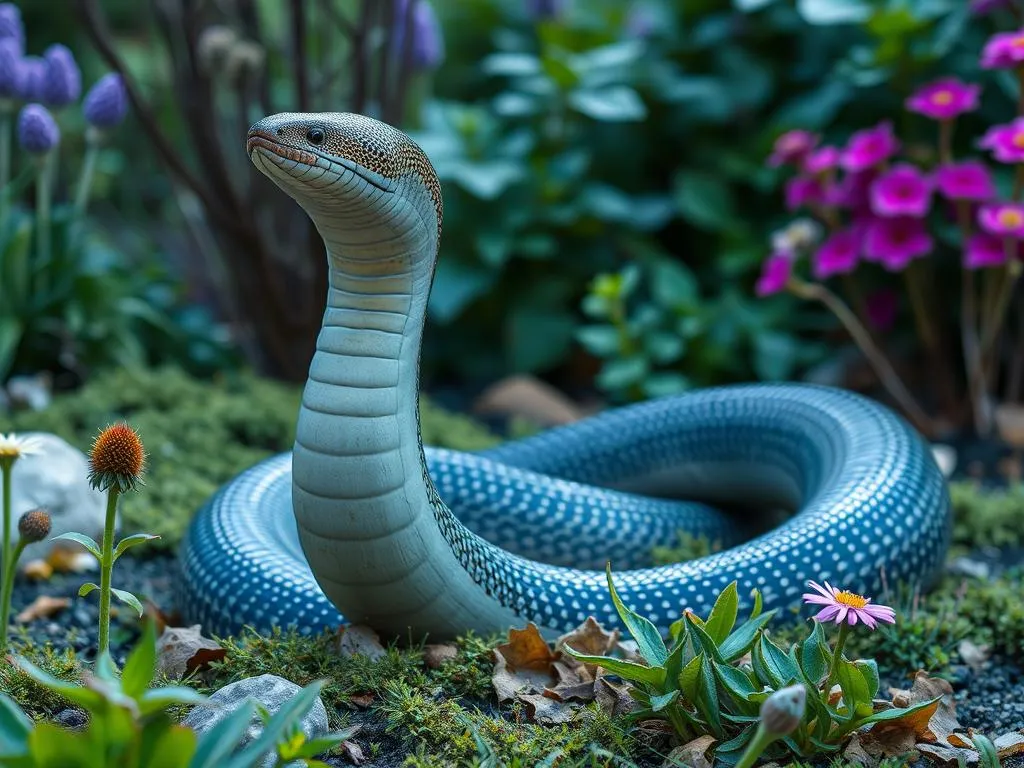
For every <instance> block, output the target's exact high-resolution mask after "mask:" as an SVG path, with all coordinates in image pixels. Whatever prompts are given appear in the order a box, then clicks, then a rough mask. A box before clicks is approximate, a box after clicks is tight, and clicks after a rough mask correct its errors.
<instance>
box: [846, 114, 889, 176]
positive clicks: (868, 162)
mask: <svg viewBox="0 0 1024 768" xmlns="http://www.w3.org/2000/svg"><path fill="white" fill-rule="evenodd" d="M899 148H900V142H899V139H897V138H896V135H895V134H894V133H893V132H892V123H890V122H889V121H888V120H886V121H884V122H881V123H879V124H878V125H876V126H875V127H874V128H866V129H865V130H863V131H857V132H856V133H855V134H853V136H851V137H850V141H849V142H847V144H846V148H845V149H844V150H843V156H842V159H841V161H840V162H841V164H842V166H843V168H845V169H846V170H848V171H865V170H867V169H869V168H874V167H876V166H877V165H879V164H881V163H884V162H885V161H886V160H888V159H889V158H890V157H892V156H893V155H895V154H896V151H897V150H898V149H899Z"/></svg>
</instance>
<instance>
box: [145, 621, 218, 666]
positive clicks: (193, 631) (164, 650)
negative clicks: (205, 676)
mask: <svg viewBox="0 0 1024 768" xmlns="http://www.w3.org/2000/svg"><path fill="white" fill-rule="evenodd" d="M201 630H202V627H201V626H200V625H199V624H194V625H192V626H191V627H167V628H166V629H164V631H163V633H162V634H161V635H160V639H159V640H157V643H156V650H157V661H156V666H157V669H158V670H159V671H160V672H162V673H163V674H165V675H167V676H168V677H170V678H173V679H175V680H180V679H181V678H183V677H185V676H186V675H190V674H192V673H193V672H196V671H197V670H200V669H203V668H204V667H206V666H208V665H209V664H210V662H213V661H221V660H222V659H223V658H224V657H225V656H226V655H227V651H226V650H224V649H223V648H221V647H220V646H219V645H217V643H215V642H214V641H213V640H211V639H210V638H208V637H203V634H202V631H201Z"/></svg>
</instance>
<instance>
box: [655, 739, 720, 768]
mask: <svg viewBox="0 0 1024 768" xmlns="http://www.w3.org/2000/svg"><path fill="white" fill-rule="evenodd" d="M714 744H715V737H714V736H707V735H704V736H698V737H697V738H696V739H694V740H693V741H688V742H686V743H685V744H683V745H682V746H679V747H676V748H675V749H673V750H672V751H671V752H669V753H668V758H667V759H666V760H665V762H663V763H662V764H661V765H662V768H675V766H687V767H688V768H711V761H710V760H708V757H707V753H708V750H709V749H711V747H712V746H714Z"/></svg>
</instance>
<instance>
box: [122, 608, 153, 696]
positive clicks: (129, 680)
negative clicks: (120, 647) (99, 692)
mask: <svg viewBox="0 0 1024 768" xmlns="http://www.w3.org/2000/svg"><path fill="white" fill-rule="evenodd" d="M155 673H156V628H155V627H154V625H153V622H152V621H147V622H146V626H145V629H143V631H142V637H141V638H139V642H138V643H136V645H135V648H134V649H133V650H132V652H131V653H130V654H128V660H127V661H125V664H124V669H123V670H122V671H121V686H122V687H123V688H124V692H125V693H126V694H128V695H129V696H131V697H132V698H133V699H134V698H138V697H140V696H142V694H143V693H144V692H145V691H146V689H148V688H149V684H150V683H151V682H152V681H153V675H154V674H155Z"/></svg>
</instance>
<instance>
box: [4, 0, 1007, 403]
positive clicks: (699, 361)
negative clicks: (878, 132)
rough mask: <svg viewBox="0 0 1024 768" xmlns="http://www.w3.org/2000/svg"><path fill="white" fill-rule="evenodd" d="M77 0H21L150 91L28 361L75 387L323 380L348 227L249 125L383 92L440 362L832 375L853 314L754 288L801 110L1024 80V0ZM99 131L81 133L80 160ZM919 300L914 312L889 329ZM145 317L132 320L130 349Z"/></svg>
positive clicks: (118, 139)
mask: <svg viewBox="0 0 1024 768" xmlns="http://www.w3.org/2000/svg"><path fill="white" fill-rule="evenodd" d="M68 5H69V7H72V6H73V7H74V10H75V12H74V13H54V12H53V9H52V8H51V7H50V4H47V3H32V2H26V3H22V4H21V10H22V14H23V17H24V21H25V26H26V30H27V44H26V48H27V50H28V51H29V52H30V53H31V52H39V51H40V50H42V49H43V48H44V47H46V46H48V45H50V44H52V43H54V42H63V43H65V44H66V45H68V46H69V47H70V48H71V49H72V50H73V52H74V53H75V55H76V57H77V58H78V60H79V63H80V65H81V68H82V71H83V79H84V80H85V81H86V82H87V83H89V82H93V81H94V80H95V79H96V78H98V77H99V76H100V75H102V74H103V73H105V72H108V71H110V70H111V69H112V68H123V70H124V71H125V72H126V73H127V74H128V76H129V81H130V82H129V85H130V87H129V91H130V93H131V96H132V101H133V110H132V114H131V115H130V116H129V119H128V121H127V122H126V123H125V124H124V125H123V126H122V127H121V128H119V129H118V131H117V133H116V135H115V136H114V137H113V139H112V141H111V142H110V144H109V146H108V147H107V148H106V149H105V150H104V152H103V153H102V154H101V156H100V160H99V165H98V170H97V176H96V181H95V190H94V194H93V200H94V203H93V206H92V215H91V220H90V232H89V237H88V243H89V246H88V248H86V249H85V252H84V255H83V257H82V258H81V259H80V260H78V263H77V266H76V269H78V270H79V271H81V272H82V273H83V275H84V278H83V280H82V281H80V284H79V283H76V284H75V285H73V286H71V288H69V289H68V291H67V292H66V293H65V294H63V295H62V296H61V297H60V298H59V301H57V302H56V304H54V302H53V301H52V300H51V301H50V302H49V304H48V305H47V309H46V310H45V312H44V313H43V316H42V317H40V318H37V319H36V320H35V321H33V325H32V327H31V328H30V329H29V330H28V332H26V333H25V334H24V336H23V337H22V341H21V342H20V343H19V344H18V345H17V346H16V348H15V350H14V352H13V353H12V355H11V359H10V364H9V365H8V366H7V369H6V371H5V375H7V376H10V375H14V374H36V373H38V372H39V371H48V372H49V374H50V375H51V376H52V377H53V380H54V382H55V383H56V385H57V387H58V388H68V387H74V386H77V385H78V384H80V383H81V382H82V380H83V379H85V378H87V377H88V376H90V375H92V374H93V373H94V372H99V371H102V370H103V369H104V368H105V367H110V366H111V365H120V364H123V363H125V362H130V361H137V362H143V363H146V364H157V363H160V364H167V363H170V364H174V365H178V366H180V367H183V368H185V369H186V370H188V371H189V372H191V373H194V374H197V375H202V376H207V375H210V374H212V373H214V372H219V371H227V370H232V369H239V368H254V369H255V370H256V371H258V372H259V373H263V374H269V375H271V376H274V377H277V378H280V379H283V380H286V381H297V380H301V379H303V378H304V376H305V370H306V365H307V362H308V358H309V354H310V351H311V348H312V343H313V340H314V338H315V333H316V330H317V328H318V326H319V322H320V314H321V311H322V302H321V296H322V293H323V287H324V283H323V281H324V268H325V264H324V259H323V257H322V246H321V244H320V242H319V240H318V239H317V238H316V236H315V232H314V231H313V230H312V229H311V227H310V226H309V224H308V222H306V220H305V217H304V215H303V214H302V213H301V211H299V210H298V209H297V208H296V207H295V206H294V204H293V203H292V202H291V201H290V200H288V199H286V198H285V197H284V196H283V195H282V194H280V193H279V192H278V191H277V190H276V189H274V188H273V187H272V185H270V184H269V182H267V181H266V180H265V179H263V178H262V177H261V176H260V175H259V174H258V173H256V172H255V171H254V170H253V169H251V168H250V167H249V163H248V160H247V158H246V156H245V153H244V150H243V140H244V130H245V128H246V126H247V125H248V124H249V123H250V122H252V121H254V120H256V119H258V118H259V117H261V116H262V115H263V114H266V113H268V112H271V111H284V110H298V109H303V110H304V109H310V110H352V111H360V112H365V113H367V114H371V115H375V116H379V117H383V118H384V119H387V120H389V121H391V122H394V123H397V124H399V125H401V126H402V127H403V128H405V129H406V130H408V131H409V132H410V133H411V134H412V135H413V136H414V137H415V138H416V139H417V141H419V142H420V143H421V144H422V146H423V147H424V148H425V150H426V151H427V153H428V154H429V156H430V157H431V159H432V160H433V162H434V163H435V165H436V167H437V169H438V172H439V174H440V176H441V178H442V180H443V183H444V198H445V228H444V236H443V239H442V255H441V259H440V264H439V268H438V275H437V279H436V282H435V287H434V293H433V295H432V297H431V303H430V327H429V330H428V335H427V346H426V349H425V352H424V366H425V381H426V382H427V384H428V387H431V386H443V385H445V384H448V383H451V382H457V384H458V386H460V387H465V388H468V389H471V390H472V389H473V388H476V387H479V386H481V385H482V384H484V383H486V382H490V381H494V380H496V379H499V378H501V377H503V376H506V375H508V374H510V373H517V372H530V373H535V374H538V375H541V376H544V377H546V378H547V379H548V380H550V381H552V382H553V383H555V384H557V385H558V386H561V387H562V388H564V389H566V390H568V391H570V392H585V391H589V390H592V389H595V388H596V389H597V390H599V391H600V392H601V393H602V394H603V395H604V396H605V397H606V398H607V399H609V400H612V401H622V400H629V399H638V398H643V397H648V396H654V395H660V394H665V393H670V392H677V391H681V390H684V389H687V388H690V387H696V386H706V385H712V384H719V383H725V382H731V381H741V380H758V379H761V380H777V379H787V378H796V377H801V376H807V375H812V376H817V377H818V378H821V377H822V376H826V374H825V373H823V371H827V370H828V366H829V365H831V364H834V362H835V360H836V359H837V353H836V350H837V343H840V342H841V343H842V345H844V346H845V343H846V342H845V341H842V339H843V337H842V335H841V334H837V332H836V329H835V324H834V321H833V320H831V319H830V318H829V317H828V316H827V315H825V314H823V313H821V312H819V311H818V310H817V309H815V308H813V307H808V306H805V305H803V304H801V303H800V302H799V301H798V300H796V299H793V298H792V297H789V296H777V297H772V298H771V299H767V300H765V299H757V298H756V297H755V296H754V294H753V290H752V287H753V284H754V281H755V280H756V277H757V274H758V271H759V269H760V265H761V262H762V260H763V259H764V257H765V255H766V254H767V252H768V250H769V248H770V244H769V243H770V238H771V234H772V232H773V231H776V230H778V229H780V228H781V227H783V226H784V225H785V224H786V223H787V222H788V221H789V220H790V215H789V214H788V213H787V212H786V210H785V207H784V202H783V197H782V195H781V194H780V185H781V180H782V177H781V175H780V173H779V172H778V171H777V170H776V169H771V168H768V167H766V165H765V162H764V161H765V158H766V156H767V155H768V153H769V151H770V149H771V146H772V143H773V141H774V140H775V138H776V137H777V136H778V135H779V134H780V133H782V132H783V131H784V130H787V129H791V128H806V129H810V130H813V131H819V132H821V133H823V134H824V136H825V138H826V140H832V141H834V142H838V143H841V142H843V141H845V139H846V137H847V136H848V135H849V134H850V133H851V132H852V131H854V130H857V129H859V128H862V127H864V126H866V125H871V124H873V123H874V122H876V121H877V120H880V119H884V118H887V117H894V118H895V119H900V117H899V116H900V115H902V114H905V113H904V112H903V111H902V103H903V99H904V98H905V97H906V95H907V94H909V93H910V92H911V91H912V90H913V89H914V88H915V87H917V86H919V85H920V84H921V83H922V82H925V81H926V80H928V79H930V78H934V77H936V76H939V75H944V74H954V75H957V76H960V77H962V78H964V79H966V80H971V81H977V82H983V83H984V84H985V86H986V90H985V99H984V105H983V109H982V111H981V112H979V113H978V114H977V115H975V116H972V119H975V120H977V121H979V122H978V125H983V124H987V123H991V122H996V121H999V120H1001V119H1006V118H1008V117H1009V114H1010V112H1009V109H1010V108H1008V107H1007V106H1006V105H1007V104H1009V105H1011V108H1012V104H1013V102H1014V101H1015V99H1016V90H1015V88H1016V84H1015V82H1014V81H1013V80H1012V78H1011V80H1010V81H1009V82H1007V81H1006V80H1005V79H1000V78H1001V77H1004V76H1005V73H992V72H982V71H980V70H979V68H978V64H977V57H978V51H979V50H980V48H981V46H982V44H983V42H984V40H985V39H986V37H987V36H988V35H989V34H991V32H992V31H993V30H994V29H995V28H996V27H997V26H998V25H999V24H1000V23H1001V24H1002V27H1003V28H1006V26H1007V20H1006V19H1005V18H1001V17H1000V16H999V14H1000V13H1005V14H1008V13H1009V11H1000V10H998V9H997V10H996V12H995V14H993V15H986V16H979V15H976V14H972V13H971V11H970V9H969V7H968V4H967V3H966V2H964V0H886V1H885V2H867V1H866V0H797V1H794V0H636V1H635V2H633V1H630V0H585V1H584V0H576V1H575V2H572V1H571V0H562V1H561V2H559V1H557V0H546V1H545V0H431V2H429V3H428V2H427V0H398V1H396V2H395V3H394V4H393V5H392V4H391V3H387V2H377V0H372V1H371V0H159V1H158V2H157V1H155V0H154V2H138V1H137V0H74V2H70V3H69V4H68ZM990 5H992V3H990ZM422 6H428V8H427V9H426V10H424V9H423V7H422ZM431 12H433V13H431ZM432 16H433V17H434V18H432ZM1009 18H1010V19H1011V20H1010V22H1009V23H1010V24H1012V23H1013V21H1012V17H1009ZM435 22H436V23H435ZM406 29H408V30H411V31H410V33H408V34H407V33H406V32H405V30H406ZM432 36H433V37H432ZM1000 110H1003V111H1005V112H1006V114H1001V112H1000ZM63 119H64V120H66V121H67V122H68V124H70V125H72V127H73V123H74V121H75V119H77V118H76V117H75V116H74V115H72V114H70V113H69V114H68V115H66V116H65V117H64V118H63ZM62 127H64V125H63V124H62ZM924 128H925V126H922V131H923V130H924ZM908 130H913V127H912V126H911V127H910V128H909V129H908ZM972 133H974V134H975V135H976V134H977V131H973V130H965V132H964V134H965V135H970V134H972ZM68 135H69V136H72V137H73V135H74V131H69V132H68ZM903 135H904V136H907V135H912V134H908V133H906V132H904V134H903ZM922 138H924V137H922ZM927 138H928V140H929V141H930V140H931V138H930V137H927ZM964 140H965V141H966V140H967V139H964ZM82 151H83V150H82V146H81V142H76V141H75V140H74V139H73V138H70V139H68V140H66V141H64V142H63V143H62V147H61V152H62V153H63V154H64V155H68V156H71V157H72V161H71V162H70V163H69V164H71V165H73V164H74V162H73V158H74V155H75V154H76V153H78V154H80V153H81V152H82ZM61 183H62V184H64V185H65V187H64V188H66V185H67V184H69V183H70V180H69V179H66V178H65V179H62V182H61ZM60 188H61V187H60V185H58V189H60ZM22 203H23V204H24V205H25V206H30V204H31V196H30V194H29V192H28V189H27V188H26V189H25V190H24V200H23V201H22ZM954 266H955V265H954ZM85 278H88V279H85ZM877 278H878V279H877V280H875V277H874V276H871V277H869V278H868V281H869V282H872V281H873V282H877V283H878V287H881V286H882V283H883V280H884V276H883V275H881V274H879V275H878V276H877ZM117 296H120V297H124V298H129V297H134V298H137V299H141V300H142V303H143V305H144V307H145V309H146V312H145V313H141V312H139V313H135V314H133V313H132V312H126V311H125V310H124V309H123V306H120V305H119V304H118V303H117V302H115V301H111V300H110V299H111V298H112V297H117ZM51 298H52V297H51ZM0 312H2V310H0ZM909 324H910V320H909V316H908V314H907V313H906V312H904V311H902V310H901V311H900V313H899V315H898V322H897V325H896V326H895V328H894V329H893V330H892V331H891V332H890V334H889V335H890V339H891V342H890V343H892V344H895V345H898V344H899V343H900V341H899V340H900V339H901V338H902V337H904V336H906V337H907V338H909V337H910V336H911V335H912V333H911V332H912V329H911V328H910V327H909ZM120 337H125V338H130V339H133V340H134V343H130V344H125V345H124V349H123V350H122V351H121V353H119V354H118V355H117V356H115V357H112V356H111V355H110V354H109V351H110V345H109V344H107V343H106V341H107V340H109V339H111V338H120ZM837 339H838V340H840V342H837ZM911 352H912V350H911ZM908 359H913V356H912V355H910V357H909V358H908Z"/></svg>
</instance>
